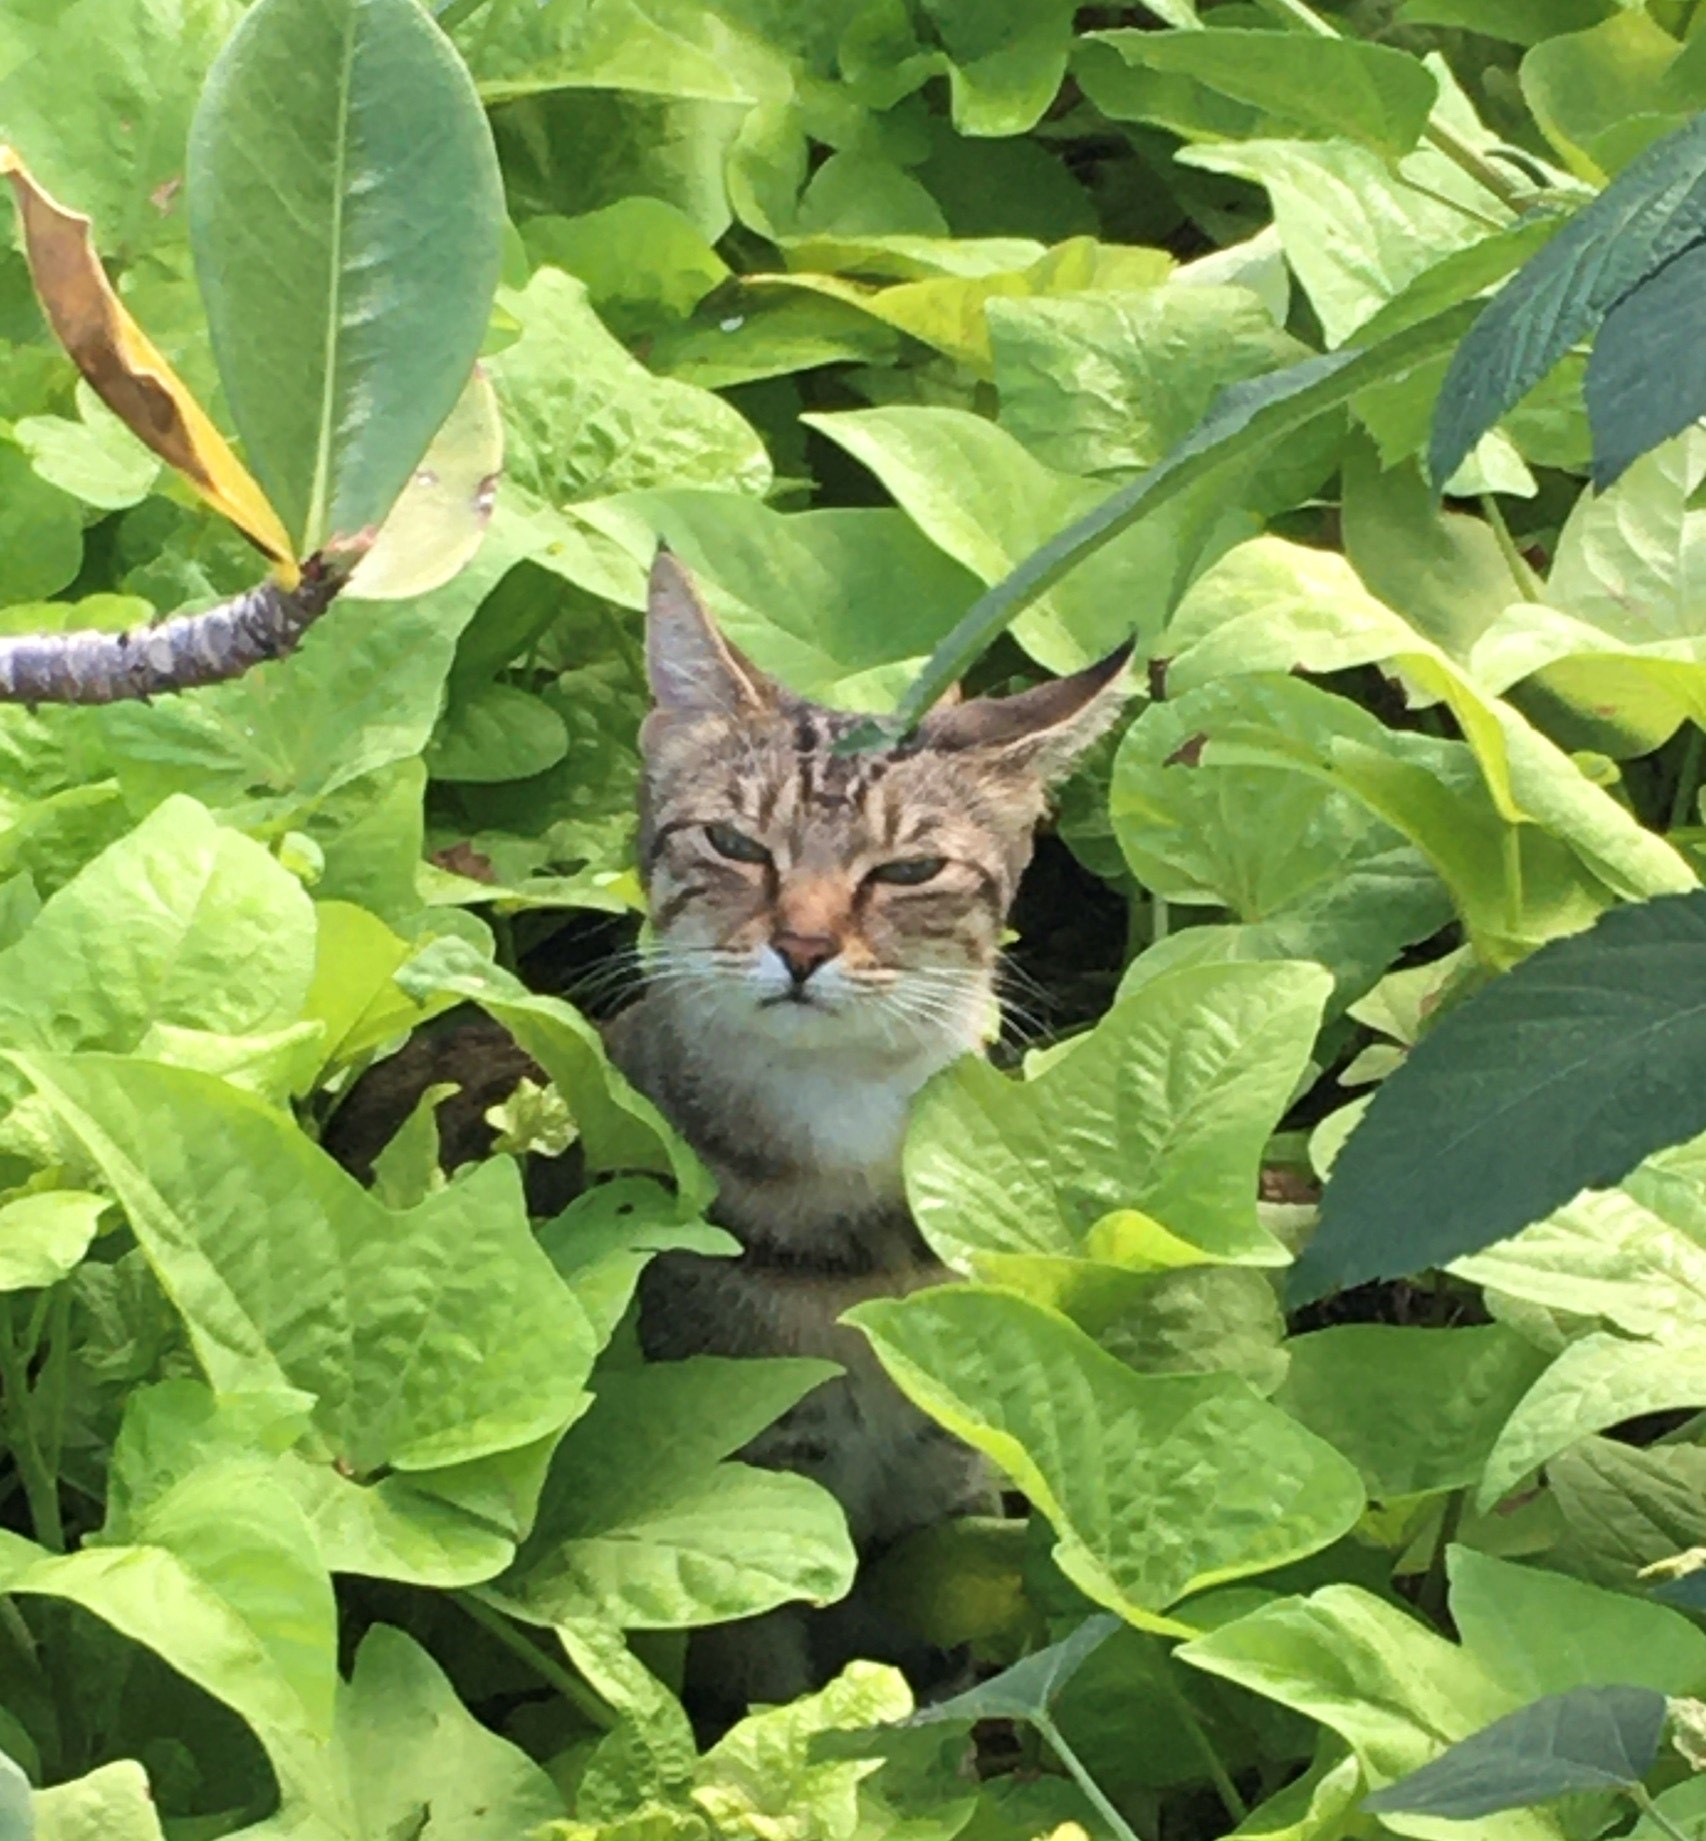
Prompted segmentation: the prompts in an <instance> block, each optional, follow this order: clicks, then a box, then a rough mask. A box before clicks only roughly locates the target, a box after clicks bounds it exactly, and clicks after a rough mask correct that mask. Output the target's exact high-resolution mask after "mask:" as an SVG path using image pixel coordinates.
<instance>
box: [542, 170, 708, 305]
mask: <svg viewBox="0 0 1706 1841" xmlns="http://www.w3.org/2000/svg"><path fill="white" fill-rule="evenodd" d="M522 240H523V242H524V243H525V244H526V246H527V251H528V254H529V255H530V256H531V257H532V258H533V260H534V265H535V267H540V266H544V265H546V264H549V265H550V266H551V267H553V268H560V269H564V270H566V271H567V272H568V273H569V274H571V275H573V276H575V277H576V279H577V280H580V281H583V282H585V283H586V289H587V298H588V300H589V301H590V303H591V305H592V306H593V308H594V309H595V311H596V312H597V313H598V315H599V317H600V318H601V319H602V320H604V322H605V323H606V324H607V325H608V326H610V327H611V328H612V329H613V330H614V331H616V332H617V333H619V334H625V335H630V336H631V335H633V334H636V333H646V332H656V331H659V330H661V329H662V328H664V327H666V326H669V325H671V324H673V323H674V322H676V321H678V320H680V319H683V318H685V317H686V316H687V315H688V314H689V313H691V312H692V311H693V309H694V308H695V307H696V306H697V305H698V304H699V302H700V301H701V300H703V299H704V297H705V296H706V295H707V294H709V293H710V292H711V291H712V290H713V289H714V288H716V287H719V286H720V285H721V284H722V283H723V282H724V281H726V280H727V279H728V276H729V267H728V264H727V263H726V262H724V260H723V259H722V257H721V256H719V255H718V254H717V252H716V251H715V250H714V249H713V248H712V247H711V244H710V242H709V241H708V240H707V239H706V237H705V235H704V233H703V232H702V231H701V230H700V229H699V227H698V225H696V224H695V223H694V222H693V220H692V219H691V218H690V217H689V216H688V215H687V213H686V212H685V211H683V210H682V209H681V208H680V207H679V206H678V205H673V204H670V203H669V202H668V201H667V200H665V199H662V198H652V197H647V196H645V195H640V196H637V197H633V198H623V199H620V200H618V201H617V202H616V203H615V204H611V205H605V206H604V207H603V208H602V209H601V210H597V211H588V212H585V213H584V214H583V215H581V216H579V217H551V216H546V217H533V218H529V219H528V220H527V222H526V223H525V224H524V225H523V226H522Z"/></svg>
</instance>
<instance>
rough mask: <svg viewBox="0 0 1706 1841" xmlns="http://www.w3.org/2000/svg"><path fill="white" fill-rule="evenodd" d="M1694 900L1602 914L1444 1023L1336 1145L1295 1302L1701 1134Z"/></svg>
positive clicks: (1466, 1236) (1372, 1274) (1443, 1250)
mask: <svg viewBox="0 0 1706 1841" xmlns="http://www.w3.org/2000/svg"><path fill="white" fill-rule="evenodd" d="M1702 978H1706V896H1703V895H1701V894H1699V893H1695V894H1690V895H1679V896H1674V897H1667V898H1664V899H1661V900H1657V901H1650V902H1646V903H1643V904H1641V905H1639V906H1632V907H1624V908H1616V909H1613V910H1611V911H1610V912H1609V913H1607V914H1606V915H1604V916H1603V917H1602V918H1601V919H1600V920H1599V921H1598V923H1597V924H1596V925H1595V926H1593V927H1592V928H1590V929H1589V930H1588V931H1587V932H1585V933H1581V934H1577V935H1575V936H1573V937H1572V938H1569V939H1564V940H1556V941H1553V942H1552V943H1551V944H1549V945H1547V946H1544V947H1542V948H1541V949H1540V951H1539V952H1537V953H1535V954H1534V955H1533V956H1532V957H1531V958H1529V959H1527V960H1525V961H1524V962H1523V963H1522V964H1521V965H1519V966H1518V967H1516V969H1515V970H1513V971H1511V972H1508V973H1506V975H1505V976H1504V977H1503V978H1501V979H1499V980H1498V981H1497V982H1496V983H1494V984H1492V985H1491V986H1489V987H1488V988H1487V989H1486V990H1485V991H1482V992H1480V993H1479V994H1478V995H1476V996H1475V997H1474V998H1472V999H1471V1000H1470V1001H1469V1002H1467V1003H1465V1004H1463V1005H1461V1006H1459V1007H1458V1008H1457V1009H1455V1010H1453V1011H1452V1012H1450V1013H1449V1014H1448V1015H1446V1016H1445V1017H1442V1018H1441V1019H1440V1022H1439V1024H1438V1026H1437V1027H1436V1028H1434V1029H1433V1030H1432V1031H1430V1032H1429V1034H1428V1035H1427V1036H1425V1037H1424V1038H1423V1039H1422V1041H1420V1042H1419V1043H1417V1045H1416V1047H1415V1048H1414V1049H1413V1050H1412V1051H1411V1053H1410V1055H1409V1057H1408V1058H1407V1059H1406V1061H1405V1062H1404V1064H1403V1066H1402V1067H1400V1068H1398V1069H1397V1070H1396V1071H1395V1072H1394V1073H1393V1074H1392V1076H1391V1078H1390V1079H1388V1080H1387V1081H1385V1082H1384V1083H1382V1085H1381V1087H1380V1089H1379V1091H1378V1092H1377V1093H1376V1094H1375V1096H1374V1100H1373V1103H1372V1105H1371V1106H1370V1107H1369V1110H1368V1112H1367V1113H1366V1114H1365V1115H1364V1116H1363V1119H1362V1121H1361V1122H1360V1124H1359V1125H1358V1126H1357V1128H1356V1130H1355V1131H1354V1132H1353V1133H1352V1134H1351V1137H1350V1139H1349V1141H1348V1142H1347V1143H1346V1145H1345V1148H1344V1150H1343V1151H1342V1152H1341V1153H1340V1154H1339V1159H1338V1162H1337V1163H1336V1164H1335V1166H1334V1169H1333V1175H1332V1179H1331V1180H1330V1181H1329V1183H1328V1185H1327V1190H1326V1194H1325V1196H1324V1197H1323V1200H1322V1207H1321V1225H1320V1227H1319V1229H1318V1230H1317V1232H1316V1235H1315V1238H1314V1239H1313V1240H1312V1241H1311V1242H1310V1244H1309V1246H1308V1247H1307V1248H1306V1249H1305V1251H1304V1254H1303V1257H1302V1258H1301V1259H1300V1260H1299V1262H1298V1265H1297V1268H1296V1270H1295V1273H1294V1282H1295V1286H1296V1292H1295V1295H1296V1296H1298V1297H1300V1298H1305V1297H1319V1296H1320V1295H1321V1294H1322V1293H1323V1292H1325V1291H1328V1290H1330V1289H1332V1288H1333V1287H1335V1286H1340V1285H1354V1284H1360V1283H1361V1282H1363V1281H1364V1280H1365V1279H1370V1278H1391V1277H1398V1276H1401V1275H1403V1274H1406V1273H1411V1272H1419V1271H1421V1270H1423V1269H1424V1268H1426V1267H1428V1266H1437V1265H1443V1264H1445V1262H1446V1261H1448V1260H1451V1259H1455V1258H1458V1257H1459V1256H1460V1255H1462V1254H1465V1253H1475V1252H1479V1251H1480V1249H1481V1248H1482V1247H1485V1246H1490V1245H1491V1244H1492V1243H1493V1242H1494V1241H1495V1240H1502V1239H1503V1238H1504V1237H1505V1236H1506V1235H1508V1234H1514V1233H1515V1232H1516V1231H1517V1230H1518V1229H1519V1228H1522V1227H1526V1226H1527V1225H1528V1224H1529V1223H1530V1222H1532V1221H1538V1220H1540V1219H1541V1218H1542V1217H1543V1216H1545V1215H1548V1214H1550V1213H1551V1212H1552V1210H1553V1209H1555V1208H1558V1207H1560V1206H1561V1205H1562V1204H1563V1203H1565V1202H1567V1201H1569V1200H1570V1199H1571V1197H1572V1196H1574V1195H1575V1194H1576V1193H1577V1191H1579V1190H1581V1189H1590V1188H1593V1189H1604V1188H1609V1187H1610V1186H1611V1185H1612V1184H1613V1183H1616V1182H1617V1181H1618V1180H1619V1179H1620V1178H1622V1177H1623V1176H1625V1175H1626V1174H1627V1173H1628V1172H1629V1171H1630V1170H1632V1169H1633V1168H1634V1166H1635V1165H1636V1164H1637V1163H1639V1162H1640V1161H1641V1160H1642V1158H1644V1157H1647V1156H1649V1155H1650V1154H1651V1153H1652V1152H1654V1151H1656V1150H1660V1149H1662V1148H1663V1147H1664V1146H1666V1145H1670V1144H1677V1143H1680V1142H1681V1141H1682V1140H1683V1139H1685V1138H1690V1137H1693V1136H1694V1135H1695V1134H1696V1133H1698V1132H1700V1131H1702V1130H1706V1020H1703V1019H1702V1017H1701V1014H1700V1011H1699V1008H1698V1006H1697V1005H1694V1004H1692V1003H1690V1001H1689V1000H1688V997H1687V994H1688V993H1689V992H1691V991H1694V990H1696V989H1698V988H1699V985H1700V982H1701V980H1702Z"/></svg>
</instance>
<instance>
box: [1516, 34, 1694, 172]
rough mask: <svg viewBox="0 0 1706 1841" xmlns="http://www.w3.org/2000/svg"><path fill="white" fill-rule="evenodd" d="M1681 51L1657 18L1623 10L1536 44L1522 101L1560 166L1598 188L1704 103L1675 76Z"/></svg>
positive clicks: (1526, 65) (1525, 63) (1524, 72)
mask: <svg viewBox="0 0 1706 1841" xmlns="http://www.w3.org/2000/svg"><path fill="white" fill-rule="evenodd" d="M1681 49H1682V48H1681V46H1680V45H1678V43H1677V41H1676V40H1675V39H1674V38H1672V37H1671V35H1670V33H1668V32H1667V31H1666V30H1665V29H1664V27H1663V26H1661V25H1660V24H1659V22H1658V21H1657V20H1656V19H1652V18H1649V17H1648V16H1647V14H1646V13H1645V12H1642V11H1630V10H1628V9H1623V10H1620V11H1618V12H1616V13H1614V14H1613V15H1612V16H1611V17H1610V18H1609V19H1605V20H1602V21H1600V22H1599V23H1598V24H1596V25H1592V26H1589V27H1588V28H1587V29H1586V30H1585V31H1580V32H1559V33H1556V34H1554V35H1551V36H1549V37H1547V38H1546V39H1545V40H1544V41H1543V42H1542V43H1541V44H1539V45H1536V46H1535V48H1534V49H1533V50H1532V51H1531V52H1529V54H1528V56H1527V57H1525V58H1524V59H1523V60H1522V69H1521V73H1520V77H1521V83H1522V93H1523V98H1524V100H1525V101H1526V102H1527V103H1528V106H1529V108H1530V110H1531V111H1532V112H1533V115H1534V119H1535V122H1536V123H1537V124H1538V126H1539V128H1540V131H1541V133H1542V134H1544V135H1545V136H1546V138H1547V140H1549V141H1550V142H1551V143H1552V145H1553V147H1554V148H1555V149H1556V150H1557V152H1558V155H1559V157H1560V158H1561V159H1562V160H1563V162H1564V163H1565V165H1566V166H1568V167H1569V168H1570V170H1571V171H1572V172H1574V173H1575V174H1576V175H1577V177H1578V178H1582V179H1585V180H1587V181H1588V183H1589V184H1590V185H1595V186H1602V185H1604V184H1605V182H1606V180H1607V179H1608V178H1609V177H1610V175H1611V174H1612V173H1614V172H1616V171H1617V170H1618V168H1619V167H1621V166H1623V165H1625V164H1626V163H1627V162H1628V160H1629V159H1630V158H1632V157H1633V156H1634V155H1635V154H1637V153H1639V152H1641V151H1642V149H1643V148H1645V147H1646V146H1648V145H1649V144H1650V143H1651V142H1653V141H1654V140H1656V139H1657V138H1658V137H1659V135H1661V134H1663V133H1665V132H1667V131H1668V130H1669V129H1671V128H1674V127H1676V126H1677V125H1678V123H1679V121H1680V119H1681V118H1682V117H1683V116H1685V115H1688V114H1690V113H1691V112H1692V107H1691V104H1692V106H1698V103H1699V101H1700V100H1702V98H1699V97H1694V98H1690V97H1689V96H1688V94H1687V85H1686V83H1678V82H1677V81H1676V76H1677V75H1678V74H1680V73H1677V72H1676V71H1675V66H1676V65H1677V64H1678V63H1679V61H1680V53H1681ZM1685 68H1686V67H1685ZM1667 79H1668V80H1667ZM1667 118H1668V119H1667Z"/></svg>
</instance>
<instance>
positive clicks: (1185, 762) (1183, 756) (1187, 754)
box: [1161, 730, 1208, 767]
mask: <svg viewBox="0 0 1706 1841" xmlns="http://www.w3.org/2000/svg"><path fill="white" fill-rule="evenodd" d="M1207 746H1208V732H1207V730H1202V731H1200V732H1199V733H1198V734H1196V735H1187V736H1186V737H1185V739H1184V740H1183V741H1182V742H1180V743H1179V745H1178V747H1177V748H1175V749H1174V750H1173V752H1172V753H1171V754H1170V755H1168V756H1167V758H1166V760H1164V761H1163V762H1162V763H1161V765H1162V766H1163V767H1195V766H1196V764H1197V762H1198V761H1200V760H1201V759H1202V751H1203V749H1204V748H1205V747H1207Z"/></svg>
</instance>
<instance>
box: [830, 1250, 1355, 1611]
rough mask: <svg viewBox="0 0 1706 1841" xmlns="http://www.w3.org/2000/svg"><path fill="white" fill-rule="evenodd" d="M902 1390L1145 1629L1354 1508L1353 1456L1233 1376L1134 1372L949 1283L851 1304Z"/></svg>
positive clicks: (1036, 1320) (1338, 1522) (1078, 1334)
mask: <svg viewBox="0 0 1706 1841" xmlns="http://www.w3.org/2000/svg"><path fill="white" fill-rule="evenodd" d="M848 1320H849V1321H851V1322H853V1323H855V1324H856V1325H857V1326H858V1327H859V1328H860V1329H862V1330H863V1331H864V1332H865V1334H866V1335H867V1336H869V1337H870V1339H871V1342H872V1345H873V1346H874V1347H875V1349H876V1351H877V1353H878V1355H879V1356H880V1357H881V1358H882V1362H883V1365H884V1367H885V1368H887V1369H888V1371H889V1373H890V1375H891V1376H892V1377H893V1378H894V1380H895V1382H896V1384H897V1385H898V1386H899V1387H900V1389H901V1391H902V1392H903V1393H905V1394H906V1395H907V1396H908V1397H909V1398H910V1399H911V1400H913V1401H914V1402H915V1403H916V1404H917V1405H918V1406H920V1407H921V1408H923V1410H924V1411H925V1412H927V1413H929V1414H930V1415H931V1416H932V1417H933V1418H935V1419H937V1420H939V1421H940V1422H941V1423H942V1424H943V1425H944V1426H946V1427H947V1429H948V1430H949V1431H951V1432H953V1433H954V1434H955V1436H956V1437H959V1438H962V1439H964V1440H965V1441H966V1442H967V1443H968V1444H970V1445H972V1446H974V1447H975V1448H976V1449H977V1450H980V1451H982V1452H983V1453H984V1454H985V1455H986V1456H987V1457H989V1458H990V1459H991V1460H992V1461H993V1462H994V1463H996V1464H998V1465H999V1466H1000V1467H1001V1468H1002V1469H1003V1470H1004V1471H1005V1472H1006V1473H1007V1474H1008V1475H1009V1476H1010V1477H1011V1478H1012V1479H1013V1481H1014V1483H1015V1484H1016V1485H1017V1486H1018V1487H1019V1488H1020V1489H1022V1490H1023V1491H1024V1492H1025V1494H1026V1495H1027V1496H1029V1497H1030V1498H1031V1500H1032V1501H1033V1502H1035V1503H1036V1505H1037V1506H1038V1508H1040V1509H1041V1510H1042V1512H1043V1514H1044V1515H1046V1516H1047V1517H1048V1520H1049V1523H1050V1525H1051V1527H1052V1528H1053V1530H1054V1532H1055V1536H1056V1539H1057V1543H1058V1544H1057V1546H1056V1548H1055V1559H1056V1561H1057V1562H1058V1564H1059V1565H1060V1567H1061V1570H1062V1571H1063V1572H1064V1573H1065V1574H1066V1575H1067V1577H1068V1578H1069V1579H1071V1580H1072V1582H1073V1583H1074V1584H1075V1585H1077V1586H1078V1587H1079V1589H1080V1590H1082V1591H1084V1592H1085V1593H1087V1594H1088V1595H1089V1596H1090V1597H1091V1598H1093V1599H1094V1600H1095V1601H1096V1602H1097V1603H1099V1604H1102V1605H1105V1606H1107V1607H1108V1608H1109V1609H1110V1610H1114V1611H1117V1612H1119V1614H1120V1615H1121V1616H1122V1617H1124V1618H1126V1619H1127V1620H1128V1621H1129V1622H1132V1623H1135V1624H1137V1625H1138V1626H1139V1627H1140V1628H1147V1629H1152V1630H1165V1631H1171V1632H1175V1633H1177V1632H1179V1631H1180V1630H1182V1629H1188V1628H1189V1624H1188V1613H1186V1614H1185V1615H1186V1618H1187V1621H1186V1622H1185V1623H1183V1624H1181V1622H1180V1621H1179V1614H1177V1613H1174V1614H1172V1615H1169V1613H1170V1612H1171V1611H1172V1607H1174V1606H1175V1605H1176V1604H1177V1603H1178V1601H1179V1600H1180V1599H1181V1598H1183V1597H1186V1596H1187V1595H1188V1594H1190V1593H1191V1592H1194V1591H1198V1590H1201V1589H1202V1588H1203V1587H1205V1586H1208V1585H1211V1584H1217V1583H1220V1582H1223V1581H1225V1580H1228V1579H1236V1578H1241V1577H1245V1576H1247V1575H1249V1574H1252V1573H1260V1572H1263V1571H1266V1570H1267V1569H1269V1568H1271V1567H1274V1566H1279V1565H1283V1564H1284V1563H1285V1562H1286V1561H1288V1560H1293V1559H1298V1558H1301V1557H1302V1556H1303V1555H1304V1554H1307V1553H1313V1552H1317V1551H1319V1550H1320V1549H1321V1548H1323V1547H1325V1546H1327V1545H1329V1544H1330V1543H1331V1542H1332V1541H1333V1540H1335V1539H1336V1538H1337V1537H1338V1536H1339V1535H1340V1534H1342V1533H1343V1532H1345V1530H1346V1529H1348V1528H1349V1527H1350V1526H1351V1524H1352V1523H1353V1522H1354V1521H1355V1520H1356V1518H1357V1516H1358V1515H1359V1514H1360V1513H1361V1511H1362V1506H1363V1495H1362V1488H1361V1485H1360V1484H1359V1483H1358V1482H1357V1480H1356V1475H1355V1472H1354V1471H1353V1470H1352V1469H1351V1467H1350V1466H1349V1465H1348V1464H1347V1463H1346V1462H1345V1460H1344V1459H1343V1458H1341V1457H1340V1456H1339V1455H1338V1454H1337V1453H1336V1452H1334V1451H1333V1450H1332V1449H1331V1448H1330V1447H1329V1446H1327V1445H1324V1444H1322V1443H1321V1441H1320V1440H1319V1439H1317V1438H1315V1437H1314V1436H1313V1435H1312V1434H1310V1433H1308V1432H1305V1431H1304V1430H1303V1429H1302V1428H1301V1427H1299V1426H1298V1425H1296V1424H1295V1422H1293V1421H1292V1420H1290V1419H1288V1418H1287V1417H1286V1416H1285V1415H1284V1414H1283V1413H1281V1412H1279V1411H1278V1410H1277V1409H1276V1408H1274V1407H1271V1406H1269V1405H1268V1404H1267V1403H1266V1402H1265V1401H1263V1400H1262V1399H1261V1398H1260V1397H1259V1396H1258V1395H1257V1394H1256V1393H1255V1392H1254V1391H1253V1390H1252V1389H1251V1388H1250V1387H1249V1385H1248V1384H1247V1383H1246V1382H1244V1381H1241V1380H1237V1379H1235V1378H1234V1377H1232V1376H1230V1375H1142V1374H1134V1373H1133V1372H1132V1370H1131V1369H1129V1368H1127V1367H1126V1366H1125V1364H1124V1363H1123V1362H1120V1361H1119V1360H1117V1359H1116V1358H1115V1357H1114V1356H1112V1355H1108V1354H1106V1353H1105V1352H1104V1351H1103V1350H1101V1349H1099V1348H1098V1347H1097V1346H1096V1345H1095V1343H1093V1342H1092V1341H1091V1340H1090V1338H1089V1337H1088V1336H1087V1335H1085V1334H1084V1332H1083V1331H1081V1330H1079V1329H1076V1328H1074V1326H1073V1325H1072V1324H1070V1323H1068V1322H1067V1321H1066V1320H1065V1319H1064V1318H1062V1317H1060V1316H1058V1315H1056V1314H1055V1313H1054V1312H1053V1311H1050V1310H1046V1309H1043V1308H1041V1307H1040V1306H1038V1305H1035V1304H1030V1303H1027V1302H1026V1301H1025V1300H1023V1299H1021V1298H1017V1297H1012V1296H1009V1295H1007V1294H1006V1293H1003V1292H997V1291H991V1290H986V1289H984V1288H983V1287H980V1286H971V1285H953V1286H947V1287H944V1288H941V1289H939V1290H934V1291H928V1292H920V1293H917V1294H915V1295H914V1296H913V1297H911V1298H909V1299H906V1300H904V1301H902V1300H896V1299H882V1300H876V1301H873V1302H871V1303H868V1304H862V1305H860V1306H859V1307H858V1308H857V1309H856V1310H855V1311H853V1312H851V1313H849V1318H848Z"/></svg>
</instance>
